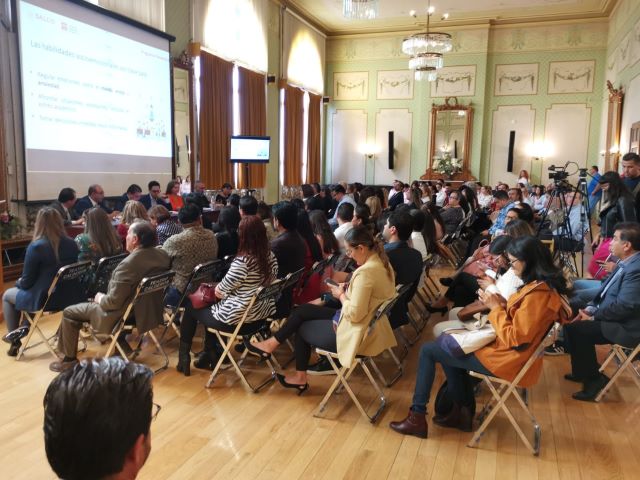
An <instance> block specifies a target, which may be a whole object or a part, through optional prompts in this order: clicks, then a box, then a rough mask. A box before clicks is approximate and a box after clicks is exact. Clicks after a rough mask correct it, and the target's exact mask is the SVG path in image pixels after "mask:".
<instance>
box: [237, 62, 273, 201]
mask: <svg viewBox="0 0 640 480" xmlns="http://www.w3.org/2000/svg"><path fill="white" fill-rule="evenodd" d="M238 93H239V95H238V97H239V99H240V108H239V110H240V135H255V136H265V135H266V134H267V96H266V78H265V76H264V75H262V74H260V73H256V72H253V71H251V70H248V69H246V68H243V67H238ZM245 177H246V167H245V165H243V164H241V165H239V166H238V185H237V187H238V188H264V187H265V184H266V179H267V166H266V165H250V166H249V179H247V178H245Z"/></svg>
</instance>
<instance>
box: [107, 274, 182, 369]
mask: <svg viewBox="0 0 640 480" xmlns="http://www.w3.org/2000/svg"><path fill="white" fill-rule="evenodd" d="M174 276H175V272H172V271H169V272H164V273H161V274H159V275H155V276H153V277H144V278H143V279H142V280H141V281H140V284H139V285H138V288H137V289H136V293H135V295H134V296H133V298H132V299H131V301H130V302H129V305H127V308H126V309H125V311H124V314H123V315H122V317H121V318H120V319H119V320H118V321H117V322H116V324H115V325H114V326H113V328H112V329H111V333H110V334H109V339H110V343H109V347H108V348H107V352H106V353H105V357H110V356H111V355H112V354H113V352H114V349H117V350H118V352H119V353H120V355H121V356H122V358H124V359H125V361H127V360H134V359H135V358H136V357H137V356H138V355H139V354H140V349H141V347H142V342H143V341H144V337H145V336H147V335H149V337H150V338H151V340H152V341H153V344H154V345H155V347H156V350H157V351H158V353H159V354H160V355H161V356H162V357H163V358H164V364H163V366H162V367H160V368H159V369H157V370H156V371H155V372H154V373H158V372H160V371H161V370H166V369H167V367H168V366H169V357H168V356H167V353H166V352H165V351H164V349H163V348H162V345H160V342H159V341H158V338H157V337H156V335H155V334H154V333H153V330H149V331H147V332H144V333H143V334H142V335H141V336H140V340H139V341H138V345H137V347H136V348H135V349H133V353H132V354H131V358H128V355H127V353H126V352H125V351H124V349H123V348H122V347H121V346H120V344H119V343H118V338H119V337H120V335H121V334H122V333H126V332H132V331H133V329H134V327H135V325H132V324H128V323H127V321H128V320H129V319H130V317H131V315H132V314H133V312H134V307H135V306H136V303H137V302H138V301H139V300H140V299H142V298H144V297H146V296H147V295H155V296H156V297H157V299H156V301H157V302H158V303H164V293H165V291H166V289H167V288H168V287H169V285H171V282H173V277H174ZM158 320H159V321H158V325H161V324H162V318H160V319H158Z"/></svg>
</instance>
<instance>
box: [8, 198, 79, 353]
mask: <svg viewBox="0 0 640 480" xmlns="http://www.w3.org/2000/svg"><path fill="white" fill-rule="evenodd" d="M77 259H78V247H77V245H76V243H75V242H74V241H73V240H72V239H71V238H69V237H68V236H67V234H66V232H65V230H64V223H63V221H62V215H60V214H59V213H58V211H57V210H55V209H54V208H51V207H44V208H42V209H40V210H39V211H38V215H37V216H36V223H35V226H34V229H33V240H32V241H31V243H30V244H29V246H28V247H27V252H26V254H25V258H24V267H23V269H22V275H20V278H19V279H18V280H17V281H16V286H15V287H11V288H9V289H7V290H6V291H5V292H4V295H3V296H2V312H3V315H4V320H5V322H7V331H8V332H9V333H7V334H6V335H5V336H4V337H2V339H3V340H4V341H5V342H7V343H9V344H10V345H11V347H10V348H9V351H8V352H7V355H9V356H10V357H15V356H16V355H17V354H18V351H19V350H20V346H21V344H22V343H21V341H20V339H22V338H23V337H25V336H26V335H27V334H28V333H29V325H28V324H26V323H25V324H23V325H22V326H21V327H20V328H18V326H19V325H18V322H19V321H20V312H21V311H22V310H26V311H28V312H34V311H36V310H38V309H40V308H42V306H43V305H42V304H43V303H44V301H45V298H46V296H47V290H48V289H49V286H50V285H51V282H52V281H53V277H55V275H56V273H57V272H58V269H59V268H60V267H62V266H64V265H69V264H70V263H74V262H75V261H76V260H77ZM65 292H66V290H65ZM56 295H57V296H58V293H56ZM62 297H65V294H64V293H62V294H61V295H59V296H58V297H57V298H58V299H61V298H62ZM60 306H61V307H64V306H66V305H60ZM52 307H53V306H52ZM56 309H57V308H55V309H54V308H52V310H56Z"/></svg>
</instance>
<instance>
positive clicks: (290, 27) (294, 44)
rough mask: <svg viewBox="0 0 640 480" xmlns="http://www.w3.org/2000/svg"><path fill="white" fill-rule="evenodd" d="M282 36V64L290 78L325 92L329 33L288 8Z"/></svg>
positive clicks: (299, 84)
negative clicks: (316, 27) (300, 17)
mask: <svg viewBox="0 0 640 480" xmlns="http://www.w3.org/2000/svg"><path fill="white" fill-rule="evenodd" d="M333 3H335V1H334V2H333ZM282 36H283V38H282V67H283V69H284V72H286V79H287V82H288V83H289V84H291V85H297V86H299V87H301V88H304V89H305V90H307V91H310V92H314V93H319V94H322V93H323V92H324V64H325V57H326V53H325V51H326V41H327V39H326V37H325V35H324V34H322V33H320V32H319V31H318V30H316V29H315V28H313V27H310V26H309V25H308V24H307V23H305V22H303V21H301V20H299V19H298V18H297V16H296V15H294V14H293V13H292V12H291V11H290V10H288V9H287V10H285V12H284V15H283V25H282Z"/></svg>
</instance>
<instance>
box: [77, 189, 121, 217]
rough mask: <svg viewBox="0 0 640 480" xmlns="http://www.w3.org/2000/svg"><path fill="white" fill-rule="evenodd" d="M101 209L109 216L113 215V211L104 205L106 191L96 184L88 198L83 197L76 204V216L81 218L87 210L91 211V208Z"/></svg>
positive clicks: (90, 190)
mask: <svg viewBox="0 0 640 480" xmlns="http://www.w3.org/2000/svg"><path fill="white" fill-rule="evenodd" d="M96 206H97V207H100V208H101V209H103V210H104V211H105V212H107V213H108V214H109V215H111V214H112V213H113V210H112V209H110V208H109V207H107V206H106V205H105V204H104V189H103V188H102V187H101V186H100V185H98V184H94V185H91V186H90V187H89V191H88V194H87V196H86V197H82V198H81V199H80V200H78V203H76V207H75V208H76V214H77V215H78V217H81V216H82V214H83V213H84V211H85V210H89V209H90V208H91V207H96Z"/></svg>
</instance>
